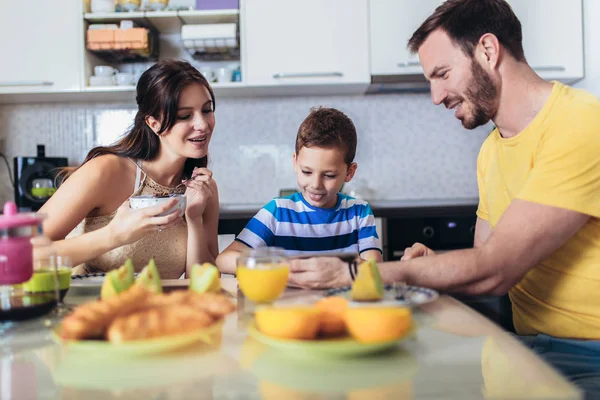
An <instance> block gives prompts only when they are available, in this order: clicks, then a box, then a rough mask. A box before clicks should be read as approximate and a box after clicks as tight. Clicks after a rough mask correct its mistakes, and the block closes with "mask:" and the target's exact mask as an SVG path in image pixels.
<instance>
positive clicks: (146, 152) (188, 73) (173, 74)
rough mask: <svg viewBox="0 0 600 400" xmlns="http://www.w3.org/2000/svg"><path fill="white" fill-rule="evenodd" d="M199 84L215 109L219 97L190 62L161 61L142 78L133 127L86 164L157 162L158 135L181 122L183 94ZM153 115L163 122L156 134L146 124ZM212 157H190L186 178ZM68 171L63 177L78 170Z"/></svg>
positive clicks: (92, 152) (95, 152)
mask: <svg viewBox="0 0 600 400" xmlns="http://www.w3.org/2000/svg"><path fill="white" fill-rule="evenodd" d="M194 83H199V84H201V85H203V86H204V87H206V88H207V89H208V92H209V93H210V98H211V100H212V109H213V111H214V110H215V94H214V92H213V89H212V88H211V86H210V84H209V83H208V81H207V80H206V78H205V77H204V76H203V75H202V74H201V73H200V72H199V71H198V70H197V69H196V68H194V67H193V66H191V65H190V64H189V63H188V62H186V61H178V60H160V61H159V62H157V63H156V64H154V65H153V66H152V67H150V68H149V69H148V70H147V71H146V72H144V73H143V74H142V76H141V77H140V79H139V81H138V83H137V88H136V92H137V94H136V96H135V101H136V103H137V105H138V111H137V114H136V115H135V120H134V122H133V126H132V127H131V128H130V129H129V131H128V132H127V133H126V134H125V135H124V136H123V137H122V138H121V139H119V140H118V141H117V142H115V143H114V144H112V145H110V146H99V147H94V148H93V149H92V150H90V152H89V153H88V155H87V156H86V157H85V160H84V161H83V163H82V164H81V165H83V164H85V163H86V162H88V161H90V160H91V159H93V158H95V157H98V156H102V155H105V154H113V155H116V156H119V157H128V158H132V159H134V160H153V159H155V158H156V156H157V155H158V149H159V147H160V141H159V138H158V135H160V134H162V133H164V132H166V131H168V130H169V129H171V128H172V127H173V125H175V122H176V119H177V103H178V101H179V95H180V94H181V92H182V91H183V89H184V88H186V87H187V86H189V85H191V84H194ZM147 116H152V117H154V118H155V119H156V120H158V121H161V124H160V131H158V132H157V133H154V131H153V130H152V129H150V127H149V126H148V125H147V124H146V117H147ZM207 161H208V156H204V157H202V158H188V159H187V160H186V162H185V166H184V171H183V176H184V178H189V177H191V175H192V171H193V170H194V167H199V168H200V167H206V165H207ZM80 167H81V166H79V167H77V168H65V169H64V170H63V171H62V172H61V175H63V176H64V178H67V177H68V176H69V175H71V174H72V173H73V172H75V171H76V170H77V169H78V168H80Z"/></svg>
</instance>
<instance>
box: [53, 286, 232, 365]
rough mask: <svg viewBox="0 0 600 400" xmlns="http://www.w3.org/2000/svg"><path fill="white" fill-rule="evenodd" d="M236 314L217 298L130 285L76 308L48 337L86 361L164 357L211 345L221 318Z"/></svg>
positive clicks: (225, 300) (221, 296) (229, 303)
mask: <svg viewBox="0 0 600 400" xmlns="http://www.w3.org/2000/svg"><path fill="white" fill-rule="evenodd" d="M235 308H236V306H235V304H234V303H233V302H232V301H231V300H230V299H229V298H228V297H227V296H226V295H224V294H220V293H208V292H207V293H197V292H194V291H192V290H175V291H172V292H169V293H156V292H153V291H151V290H148V289H147V288H146V287H144V286H141V285H133V286H131V287H130V288H128V289H127V290H125V291H123V292H121V293H119V294H118V295H116V296H111V297H108V298H102V299H99V300H95V301H92V302H89V303H85V304H82V305H80V306H79V307H77V308H76V309H75V310H74V311H73V312H72V313H71V314H69V315H67V316H66V317H65V318H64V319H63V320H62V322H61V324H60V325H58V326H57V327H56V328H55V329H54V330H53V337H54V340H55V341H57V342H58V343H60V344H62V345H64V346H66V347H67V348H68V349H69V350H81V351H85V353H86V355H92V354H97V355H101V356H112V355H115V356H118V357H122V356H127V355H134V356H137V355H146V354H156V353H163V352H167V351H171V350H175V349H178V348H181V347H185V346H187V345H191V344H192V343H196V342H205V343H208V344H212V343H213V342H214V340H215V337H218V336H219V335H220V332H221V327H222V324H223V319H224V317H225V316H226V315H227V314H229V313H231V312H233V311H234V310H235Z"/></svg>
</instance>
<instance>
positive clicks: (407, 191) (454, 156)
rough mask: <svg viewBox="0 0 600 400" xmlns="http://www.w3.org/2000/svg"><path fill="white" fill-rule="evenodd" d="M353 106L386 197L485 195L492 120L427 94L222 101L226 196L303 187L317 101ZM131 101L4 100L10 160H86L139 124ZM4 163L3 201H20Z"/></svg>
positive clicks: (227, 199)
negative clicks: (308, 131) (481, 182)
mask: <svg viewBox="0 0 600 400" xmlns="http://www.w3.org/2000/svg"><path fill="white" fill-rule="evenodd" d="M316 105H323V106H331V107H336V108H339V109H340V110H342V111H344V112H346V113H347V114H348V115H349V116H350V117H351V118H352V119H353V120H354V122H355V124H356V127H357V130H358V134H359V148H358V151H357V162H358V164H359V168H358V172H357V174H356V177H355V180H357V181H355V182H354V183H358V182H359V181H358V180H363V181H365V182H366V183H367V184H368V186H369V187H370V188H371V189H373V190H374V192H375V196H376V198H377V199H382V200H395V199H425V198H463V197H476V196H477V187H476V179H475V163H476V157H477V152H478V149H479V146H480V145H481V143H482V141H483V140H484V138H485V136H486V135H487V133H488V132H489V130H490V128H489V127H484V128H480V129H478V130H475V131H466V130H464V129H463V128H462V126H461V125H460V123H459V121H457V120H456V119H455V118H454V116H453V115H452V112H451V111H447V110H445V109H444V108H443V107H435V106H433V105H432V104H431V100H430V97H429V95H428V94H392V95H369V96H340V97H290V98H260V99H217V110H216V118H217V125H216V129H215V133H214V135H213V139H212V141H211V144H210V158H211V164H210V168H211V169H213V171H214V173H215V178H216V179H217V182H218V184H219V193H220V198H221V202H222V203H241V202H247V203H264V202H266V201H268V200H269V199H270V198H272V197H273V196H275V195H277V194H278V192H279V189H280V188H294V187H295V176H294V174H293V170H292V158H291V157H292V152H293V149H294V139H295V135H296V131H297V128H298V125H299V124H300V122H301V121H302V120H303V119H304V117H305V116H306V114H307V113H308V111H309V109H310V107H312V106H316ZM134 114H135V108H134V106H133V105H129V104H93V103H90V104H81V103H79V104H71V103H62V104H17V105H1V106H0V138H4V149H1V150H3V151H4V153H6V154H7V155H8V156H9V157H10V160H9V161H10V163H11V166H12V157H13V156H16V155H35V151H36V144H38V143H41V144H45V145H46V154H47V155H48V156H66V157H68V158H69V162H70V163H71V164H77V163H79V162H81V161H82V160H83V158H84V157H85V154H86V153H87V151H88V150H89V149H90V148H91V147H92V146H93V145H95V144H97V143H101V144H107V143H110V142H112V141H113V140H115V139H116V138H117V137H118V136H119V135H120V134H122V133H123V132H124V131H125V130H126V128H127V127H128V126H129V124H130V123H131V121H132V119H133V116H134ZM9 182H10V180H9V179H8V176H7V174H6V168H5V166H4V165H3V163H2V164H0V190H1V194H0V201H2V202H4V201H6V200H9V199H11V198H12V187H11V186H10V183H9Z"/></svg>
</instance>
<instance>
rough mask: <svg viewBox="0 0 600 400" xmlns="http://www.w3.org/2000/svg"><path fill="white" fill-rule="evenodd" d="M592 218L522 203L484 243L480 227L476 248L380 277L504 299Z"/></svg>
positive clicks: (388, 268)
mask: <svg viewBox="0 0 600 400" xmlns="http://www.w3.org/2000/svg"><path fill="white" fill-rule="evenodd" d="M589 218H590V217H589V216H588V215H586V214H582V213H578V212H575V211H570V210H567V209H563V208H558V207H552V206H546V205H542V204H538V203H533V202H529V201H524V200H518V199H517V200H514V201H513V202H512V203H511V205H510V206H509V207H508V208H507V210H506V211H505V213H504V215H503V216H502V218H501V219H500V221H498V224H497V226H496V227H495V229H494V230H493V231H491V229H490V235H489V238H487V240H485V241H484V240H482V239H485V235H484V232H485V229H486V227H485V224H484V223H483V222H478V223H479V226H478V229H479V230H480V232H477V233H478V234H476V238H475V248H473V249H466V250H457V251H452V252H448V253H444V254H440V255H434V256H430V257H420V258H416V259H412V260H408V261H401V262H388V263H383V264H381V265H380V270H381V274H382V277H383V279H384V281H386V282H393V281H406V282H407V283H410V284H413V285H419V286H426V287H432V288H436V289H440V290H448V291H452V290H460V292H463V293H466V294H473V295H476V294H484V293H488V294H495V295H502V294H505V293H506V292H508V290H509V289H510V288H511V287H512V286H514V285H515V284H516V283H518V282H519V281H520V280H521V279H522V278H523V276H525V274H526V273H527V271H529V269H530V268H532V267H534V266H535V265H537V264H538V263H539V262H541V261H542V260H543V259H544V258H546V257H548V256H549V255H550V254H552V253H553V252H555V251H556V250H557V249H558V248H559V247H560V246H562V245H563V244H564V243H565V242H567V240H569V239H570V238H571V237H572V236H573V235H575V234H576V233H577V232H578V231H579V230H580V229H581V228H582V227H583V226H584V225H585V223H586V222H587V221H588V220H589ZM482 221H483V220H482ZM484 222H485V221H484ZM487 228H489V225H488V226H487Z"/></svg>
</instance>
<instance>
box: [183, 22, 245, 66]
mask: <svg viewBox="0 0 600 400" xmlns="http://www.w3.org/2000/svg"><path fill="white" fill-rule="evenodd" d="M181 41H182V43H183V47H184V48H185V49H186V50H187V51H188V52H189V53H190V54H191V55H192V57H194V58H195V59H200V60H206V61H208V60H236V59H239V56H240V45H239V33H238V30H237V24H235V23H228V24H203V25H192V24H190V25H183V26H182V28H181Z"/></svg>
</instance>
